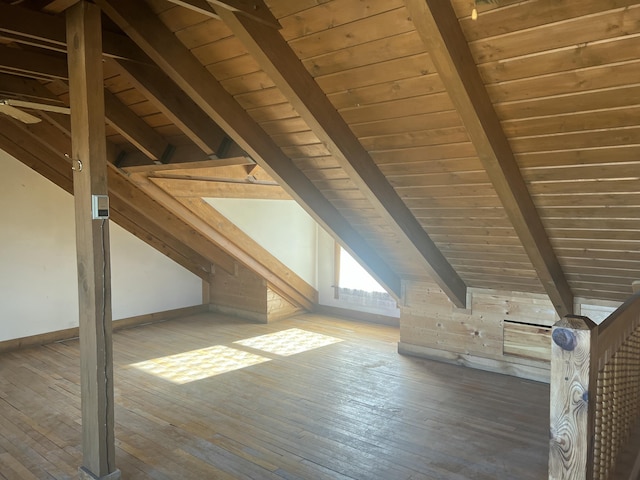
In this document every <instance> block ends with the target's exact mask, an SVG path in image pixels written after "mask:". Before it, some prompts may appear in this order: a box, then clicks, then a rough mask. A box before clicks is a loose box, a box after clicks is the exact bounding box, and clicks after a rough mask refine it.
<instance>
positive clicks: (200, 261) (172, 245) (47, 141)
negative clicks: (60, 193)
mask: <svg viewBox="0 0 640 480" xmlns="http://www.w3.org/2000/svg"><path fill="white" fill-rule="evenodd" d="M70 147H71V142H70V138H69V137H68V136H67V135H65V134H61V132H60V131H59V130H58V128H57V127H55V126H54V125H53V124H50V123H49V122H47V121H43V122H41V123H37V124H33V125H29V126H27V125H24V124H22V123H20V122H17V121H14V120H11V119H8V118H2V117H0V148H2V149H3V150H5V151H6V152H7V153H9V154H10V155H12V156H14V157H15V158H16V159H18V160H20V161H21V162H23V163H24V164H25V165H27V166H29V167H31V168H32V169H33V170H35V171H36V172H38V173H40V174H41V175H43V176H45V177H46V178H48V179H49V180H51V181H52V182H54V183H55V184H56V185H58V186H60V187H62V188H63V189H65V190H66V191H67V192H69V193H70V194H73V183H72V178H71V172H72V170H71V163H70V160H69V159H68V158H66V157H65V156H64V153H66V152H70V151H71V150H70ZM107 178H108V184H109V196H110V204H111V207H112V219H113V220H114V221H115V222H116V223H118V224H119V225H121V226H122V227H123V228H125V229H126V230H128V231H129V232H130V233H132V234H133V235H135V236H136V237H138V238H140V239H141V240H143V241H144V242H146V243H147V244H149V245H150V246H152V247H154V248H155V249H156V250H158V251H159V252H160V253H163V254H164V255H166V256H168V257H169V258H171V259H172V260H174V261H175V262H176V263H178V264H179V265H182V266H183V267H184V268H186V269H187V270H189V271H191V272H192V273H194V274H195V275H197V276H199V277H201V278H202V279H204V280H208V278H209V274H210V271H211V268H210V266H211V264H212V263H213V264H215V265H216V266H217V267H218V268H220V269H222V270H224V271H226V272H229V273H233V272H234V270H235V260H234V259H233V258H231V257H230V256H229V255H227V254H226V253H225V252H223V251H222V250H221V249H219V248H218V247H217V246H215V245H214V244H212V243H211V241H210V240H209V239H207V238H205V237H204V236H202V235H199V234H197V233H195V232H194V231H193V229H192V228H191V227H190V226H189V225H187V224H186V223H185V222H184V221H182V220H181V219H180V218H178V217H176V216H175V215H174V214H172V213H171V212H169V211H168V210H166V209H164V208H162V207H161V206H160V205H158V204H157V203H156V202H155V201H153V200H152V199H151V198H149V197H148V195H145V194H144V193H143V192H141V191H140V190H139V189H138V188H137V187H136V186H135V185H134V184H133V183H132V182H130V181H129V180H128V178H126V176H125V175H123V174H122V173H119V172H118V170H117V169H116V168H115V167H113V166H111V165H110V166H108V169H107Z"/></svg>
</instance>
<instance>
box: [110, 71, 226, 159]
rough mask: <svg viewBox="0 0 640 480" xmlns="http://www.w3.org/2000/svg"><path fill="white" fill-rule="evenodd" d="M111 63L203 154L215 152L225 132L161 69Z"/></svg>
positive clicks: (222, 140)
mask: <svg viewBox="0 0 640 480" xmlns="http://www.w3.org/2000/svg"><path fill="white" fill-rule="evenodd" d="M111 64H112V65H113V66H114V67H115V70H116V71H117V72H118V73H120V74H121V75H123V76H124V77H125V78H126V79H127V80H129V82H130V83H131V84H132V85H133V86H134V87H135V88H136V89H137V90H139V91H140V92H141V93H142V94H143V95H144V96H145V97H146V98H147V99H149V100H150V101H151V102H152V103H153V104H154V105H155V106H156V107H157V108H158V109H159V110H160V111H161V112H162V113H164V115H165V116H166V117H167V118H168V119H169V120H171V122H173V123H174V124H175V125H176V126H177V127H178V128H180V130H182V132H184V134H185V135H186V136H187V137H189V138H190V139H191V141H192V142H193V143H195V144H196V145H197V146H198V147H199V148H200V149H201V150H202V151H203V152H204V153H205V154H207V155H215V154H216V153H217V152H218V151H219V150H220V147H221V145H222V144H223V142H224V139H225V138H227V136H226V134H225V133H224V131H223V130H222V129H221V128H220V127H219V126H218V125H217V124H216V123H215V122H214V121H212V120H211V118H209V116H207V114H205V113H204V112H203V111H202V109H200V107H198V105H196V104H195V103H194V101H193V100H191V98H189V97H188V96H187V95H186V94H185V93H184V92H183V91H182V90H181V89H180V88H178V86H177V85H176V84H175V83H173V81H172V80H171V79H170V78H169V77H167V76H166V75H165V74H164V72H162V71H160V70H159V69H158V68H157V67H155V66H149V65H142V64H139V63H133V62H122V61H116V60H113V61H111Z"/></svg>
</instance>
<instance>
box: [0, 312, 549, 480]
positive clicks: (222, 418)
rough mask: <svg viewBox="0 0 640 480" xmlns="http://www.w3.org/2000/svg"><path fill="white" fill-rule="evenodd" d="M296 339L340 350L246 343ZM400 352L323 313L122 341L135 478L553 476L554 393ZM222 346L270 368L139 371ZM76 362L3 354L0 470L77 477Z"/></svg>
mask: <svg viewBox="0 0 640 480" xmlns="http://www.w3.org/2000/svg"><path fill="white" fill-rule="evenodd" d="M294 328H295V329H299V330H303V331H305V332H309V334H310V335H318V334H319V335H324V336H327V337H330V338H334V339H338V340H340V342H338V343H334V344H331V345H327V346H325V347H320V348H315V349H311V350H308V351H306V352H303V353H299V354H295V355H290V356H283V355H278V354H270V353H268V352H265V351H263V350H256V349H252V348H248V347H243V346H242V345H240V344H238V343H235V342H237V341H242V340H246V339H249V338H255V337H257V336H261V335H266V334H278V333H280V332H286V331H287V330H290V329H294ZM397 341H398V330H397V328H394V327H388V326H382V325H373V324H365V323H357V322H354V321H345V320H340V319H337V318H332V317H326V316H321V315H305V316H298V317H294V318H291V319H287V320H280V321H278V322H274V323H271V324H255V323H251V322H246V321H240V320H238V319H233V318H230V317H228V316H222V315H214V314H210V313H208V314H200V315H196V316H189V317H182V318H180V319H177V320H172V321H167V322H162V323H157V324H154V325H148V326H143V327H139V328H131V329H126V330H121V331H119V332H116V333H115V334H114V361H115V374H116V378H115V384H116V386H117V388H116V397H115V400H116V434H117V438H118V445H117V447H116V455H117V461H118V465H119V467H120V469H121V470H122V475H123V478H131V479H137V480H151V479H153V480H160V479H162V480H166V479H170V478H220V479H225V480H226V479H229V480H231V479H234V478H236V479H237V478H264V479H270V480H278V479H280V480H282V479H286V478H304V479H310V478H313V479H318V480H335V479H336V478H341V479H345V480H346V479H348V478H367V479H371V480H386V479H389V478H394V479H398V480H409V479H411V478H414V479H415V478H442V479H452V478H455V479H457V480H495V479H496V478H518V479H521V480H539V479H540V478H543V477H544V475H546V468H547V465H546V464H547V428H546V425H545V424H544V422H541V421H540V418H544V417H546V416H547V414H548V387H547V386H546V385H544V384H540V383H537V382H529V381H523V380H521V379H515V378H510V377H505V376H502V375H497V374H491V373H488V372H481V371H470V370H468V369H464V368H462V367H456V366H452V365H446V364H443V363H440V362H430V361H425V360H421V359H415V358H411V357H407V356H400V355H398V353H397ZM212 347H217V348H221V347H226V348H228V349H231V351H232V352H236V353H237V355H238V356H240V355H246V354H249V353H251V354H254V355H259V356H261V357H264V358H266V359H268V360H269V361H266V362H264V363H260V364H257V365H254V366H250V367H246V368H242V369H237V370H233V371H228V372H226V373H223V374H219V375H216V376H210V377H208V378H203V379H201V380H198V381H194V382H191V383H187V384H182V385H179V384H174V383H172V382H170V381H168V380H166V379H163V378H161V377H158V376H155V375H153V374H150V373H148V372H145V371H142V370H139V369H137V368H135V367H134V366H133V364H136V363H139V362H143V361H148V360H152V359H158V358H163V357H167V356H170V355H174V354H177V353H185V352H192V351H196V350H200V349H205V348H212ZM78 364H79V351H78V343H77V341H74V340H71V341H67V342H63V343H55V344H51V345H48V346H46V347H38V348H31V349H26V350H23V351H19V352H11V353H6V354H2V356H1V357H0V386H1V389H2V397H0V426H1V428H0V452H1V453H0V471H1V472H2V475H4V476H7V477H9V478H25V479H28V478H38V479H42V478H52V479H56V480H62V479H67V478H74V476H75V475H76V472H77V464H78V462H79V456H80V453H79V450H78V446H79V444H80V426H79V423H78V421H79V418H80V401H79V367H78ZM516 406H517V407H516ZM443 430H444V431H446V432H447V435H444V436H443V434H442V432H443ZM14 472H17V473H14ZM27 472H28V473H27Z"/></svg>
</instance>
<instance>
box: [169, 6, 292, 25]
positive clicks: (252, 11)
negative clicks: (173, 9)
mask: <svg viewBox="0 0 640 480" xmlns="http://www.w3.org/2000/svg"><path fill="white" fill-rule="evenodd" d="M171 2H172V3H175V4H176V5H180V6H182V7H185V8H188V9H189V10H193V11H194V12H198V13H200V14H202V15H206V16H209V17H213V18H219V17H218V15H217V13H216V10H215V9H214V8H215V7H217V8H222V9H225V10H227V11H229V12H233V13H237V14H239V15H243V16H245V17H247V18H251V19H253V20H255V21H258V22H261V23H264V24H265V25H268V26H270V27H272V28H280V24H279V23H278V20H277V19H276V18H275V17H274V16H273V14H272V13H271V10H269V8H268V7H267V6H266V5H265V4H264V3H262V2H259V1H253V0H171Z"/></svg>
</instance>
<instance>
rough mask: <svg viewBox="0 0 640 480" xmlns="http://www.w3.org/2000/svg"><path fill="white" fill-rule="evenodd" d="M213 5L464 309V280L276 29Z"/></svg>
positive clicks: (382, 213) (357, 184) (436, 279)
mask: <svg viewBox="0 0 640 480" xmlns="http://www.w3.org/2000/svg"><path fill="white" fill-rule="evenodd" d="M256 2H257V3H259V4H261V5H262V8H267V7H266V6H265V5H264V4H263V3H262V1H261V0H256ZM215 9H216V12H217V13H218V15H219V16H220V18H221V19H222V20H223V21H224V22H225V23H226V24H227V26H228V27H229V28H230V29H231V31H232V32H233V34H234V35H235V36H236V37H237V38H239V39H240V40H241V41H242V43H243V44H244V46H245V47H246V48H247V50H248V51H249V53H250V54H251V55H252V56H253V58H255V59H256V60H257V62H258V64H259V65H260V67H261V68H262V69H263V70H264V71H265V72H266V73H267V74H268V75H269V77H270V78H271V79H272V80H273V81H274V83H275V84H276V87H278V89H279V90H280V91H281V92H282V93H283V94H284V96H285V97H286V98H287V100H289V102H290V103H291V105H292V106H293V108H294V109H295V110H296V112H298V114H299V115H300V116H301V117H302V118H303V119H304V120H305V122H306V123H307V124H308V125H309V126H310V127H311V130H312V131H313V132H314V133H315V134H316V135H317V136H318V138H319V139H320V140H321V141H322V143H323V144H324V145H325V146H326V147H327V148H328V149H329V151H330V152H331V154H332V155H333V157H334V158H335V159H336V160H337V161H338V164H339V165H340V167H342V169H343V170H344V171H345V172H346V173H347V175H348V176H349V178H350V179H351V181H352V182H353V183H354V184H355V185H356V187H357V188H358V190H360V192H361V193H362V194H363V195H364V196H365V197H366V198H367V200H368V201H369V202H370V203H371V205H372V206H373V208H374V209H375V210H376V212H377V213H378V214H379V215H381V216H382V218H384V219H385V220H386V222H387V223H388V224H389V225H390V226H391V227H392V228H393V230H394V232H395V233H396V235H398V237H399V238H403V239H406V240H407V241H408V243H409V244H410V245H411V246H412V247H413V248H414V249H415V250H416V252H417V253H418V258H419V259H420V261H421V266H422V267H424V268H425V270H426V271H427V272H429V274H430V276H431V277H432V278H433V279H434V281H435V282H436V283H437V284H438V286H439V287H440V288H441V289H442V290H443V291H444V292H445V293H446V294H447V296H448V297H449V299H450V300H451V301H452V302H453V303H454V304H455V305H456V306H457V307H460V308H464V307H465V304H466V298H467V287H466V285H465V283H464V281H463V280H462V279H461V278H460V276H459V275H458V273H457V272H456V271H455V270H454V269H453V267H452V266H451V265H450V264H449V262H448V261H447V259H446V258H445V257H444V255H442V253H441V252H440V250H439V249H438V247H437V246H436V245H435V243H433V241H432V240H431V238H430V237H429V235H428V234H427V232H426V231H425V229H424V228H423V227H422V225H420V223H419V222H418V220H417V219H416V218H415V216H414V215H413V214H412V213H411V211H410V210H409V208H408V207H407V205H406V204H405V203H404V201H403V200H402V199H401V198H400V196H399V195H398V193H397V192H396V190H395V189H394V188H393V186H391V184H390V183H389V181H388V180H387V178H386V177H385V176H384V174H383V173H382V172H381V171H380V169H379V168H378V166H377V165H376V164H375V162H374V161H373V159H372V158H371V156H369V153H368V152H367V150H366V149H365V148H364V147H363V146H362V144H361V143H360V141H359V140H358V138H357V137H356V136H355V135H354V134H353V132H352V131H351V129H350V128H349V125H347V123H346V122H345V121H344V119H343V118H342V116H341V115H340V114H339V113H338V111H337V110H336V108H335V107H334V106H333V105H332V103H331V101H330V100H329V98H328V97H327V96H326V95H325V93H324V92H323V91H322V89H321V88H320V86H319V85H318V83H317V82H316V81H315V80H314V78H313V77H312V76H311V74H310V73H309V72H308V71H307V69H306V68H305V67H304V65H303V64H302V62H301V61H300V59H298V57H297V55H296V54H295V53H294V51H293V50H292V49H291V47H289V45H288V44H287V42H286V41H285V40H284V39H283V38H282V36H281V35H280V32H278V31H277V30H274V29H273V28H270V27H268V26H266V25H264V24H262V23H258V22H256V21H253V20H252V19H251V18H248V17H246V16H243V15H236V13H235V12H232V11H229V10H226V9H224V8H221V7H218V6H217V5H216V7H215Z"/></svg>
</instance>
